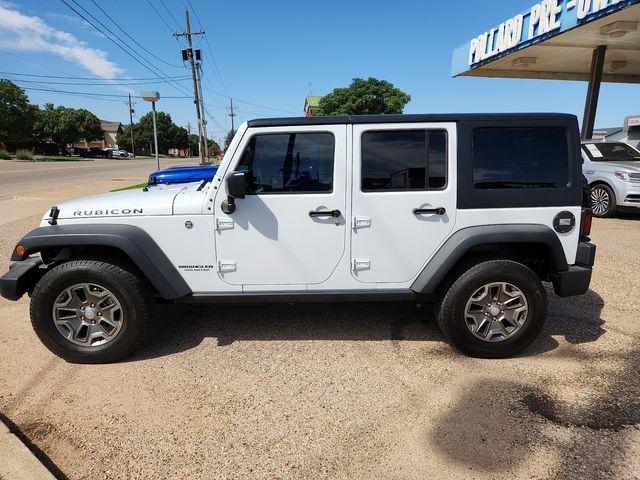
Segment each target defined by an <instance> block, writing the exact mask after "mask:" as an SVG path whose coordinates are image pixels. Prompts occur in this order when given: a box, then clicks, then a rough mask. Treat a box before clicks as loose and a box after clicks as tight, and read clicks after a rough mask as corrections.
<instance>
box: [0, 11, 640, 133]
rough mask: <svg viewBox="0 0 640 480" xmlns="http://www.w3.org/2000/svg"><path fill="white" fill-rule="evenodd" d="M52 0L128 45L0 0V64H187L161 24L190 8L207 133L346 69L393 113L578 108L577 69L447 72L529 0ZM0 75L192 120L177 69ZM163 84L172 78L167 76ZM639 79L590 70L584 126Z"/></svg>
mask: <svg viewBox="0 0 640 480" xmlns="http://www.w3.org/2000/svg"><path fill="white" fill-rule="evenodd" d="M64 1H65V2H66V3H68V4H69V5H70V6H72V7H73V8H75V9H76V10H77V11H78V12H80V13H82V14H83V15H84V16H85V17H87V18H89V19H91V17H89V16H88V15H87V13H86V12H89V13H90V14H92V15H94V16H95V17H96V18H97V19H98V20H99V21H100V22H102V23H103V24H104V25H105V26H106V27H108V30H107V33H108V34H109V35H110V36H113V34H116V35H118V36H119V37H121V38H122V39H124V40H125V41H126V43H127V45H126V47H124V50H126V51H128V52H129V54H130V55H129V54H127V53H125V51H123V49H120V48H118V47H117V46H116V45H114V44H113V43H112V42H110V41H109V40H108V39H107V38H105V36H104V35H103V34H101V33H99V32H98V31H96V30H95V29H94V28H93V27H92V26H90V25H89V24H87V23H86V22H84V21H83V20H82V19H81V18H80V17H79V16H78V15H77V14H76V13H75V12H74V11H73V10H71V9H70V8H69V7H68V6H66V5H65V3H64V2H63V1H62V0H23V1H15V0H13V1H11V2H7V1H3V0H0V15H1V17H2V22H1V23H0V67H1V68H0V71H3V72H13V73H23V74H31V75H59V76H77V77H100V78H105V79H112V78H116V79H122V78H131V79H140V78H145V79H148V78H155V77H156V74H154V73H153V71H155V72H160V75H162V76H169V77H188V76H189V75H190V70H188V69H186V68H185V67H184V66H183V64H182V61H181V58H180V46H179V45H178V43H179V42H177V41H176V39H175V38H174V37H172V36H171V31H172V30H177V29H178V28H179V26H180V27H183V26H184V10H185V6H186V7H188V8H189V9H190V10H192V13H191V25H192V29H193V30H197V29H199V28H200V27H201V26H202V28H203V29H204V30H205V31H206V32H207V33H206V37H207V39H208V44H207V42H206V41H205V40H203V39H202V38H201V37H197V39H196V40H195V46H196V47H199V48H201V49H202V52H203V55H204V62H203V75H204V82H203V88H204V97H205V102H206V103H207V105H208V106H207V109H208V112H209V114H210V116H211V117H213V118H209V130H210V131H211V135H210V136H211V137H213V138H214V139H219V138H220V137H222V136H223V135H224V131H226V130H228V129H229V128H230V127H231V122H230V119H229V117H228V116H227V113H228V109H227V107H228V105H229V98H230V97H233V98H234V106H235V107H237V113H238V116H237V117H236V122H241V121H244V120H247V119H249V118H256V117H270V116H283V115H285V116H290V115H299V114H302V108H303V104H304V98H305V96H306V95H307V94H308V93H309V92H312V93H313V94H314V95H323V94H326V93H329V92H330V91H331V90H332V89H333V88H335V87H342V86H346V85H348V84H349V83H350V82H351V79H352V78H354V77H362V78H367V77H370V76H371V77H376V78H380V79H385V80H388V81H390V82H392V83H393V84H394V85H396V86H397V87H399V88H400V89H402V90H403V91H405V92H407V93H409V94H410V95H411V97H412V100H411V102H410V103H409V104H408V105H407V107H406V109H405V112H406V113H434V112H435V113H437V112H501V111H504V112H508V111H557V112H568V113H574V114H576V115H578V116H579V117H582V112H583V109H584V99H585V95H586V88H587V85H586V83H584V82H561V81H548V80H507V79H495V78H494V79H481V78H451V73H450V72H451V55H452V52H453V50H454V48H455V47H457V46H459V45H461V44H463V43H464V42H466V41H468V40H469V39H470V38H472V37H473V36H476V35H478V34H480V33H482V32H484V31H485V30H487V29H488V28H490V27H492V26H495V25H497V24H498V23H500V22H501V21H503V20H505V19H507V18H509V17H511V16H513V15H514V14H516V13H519V12H521V11H523V10H525V9H527V8H529V7H531V5H532V4H533V3H535V2H534V1H533V0H509V1H508V2H507V1H491V2H486V1H485V2H480V1H477V0H457V1H434V0H429V1H425V0H421V1H413V0H398V1H396V2H380V1H364V0H350V1H348V2H347V1H344V0H342V1H337V0H324V1H323V2H312V1H309V0H297V1H296V0H278V1H276V0H262V1H248V0H235V1H229V2H213V1H208V0H129V1H126V2H125V1H122V0H110V1H109V2H106V1H104V0H64ZM189 2H190V4H189ZM98 6H100V7H101V8H102V9H103V10H104V12H106V14H108V15H109V16H110V17H111V18H112V19H113V20H115V21H116V22H117V24H118V26H116V25H114V24H113V23H112V22H111V20H110V19H108V18H107V17H106V16H105V14H104V13H103V12H101V11H100V10H99V8H98ZM81 7H83V8H84V9H85V10H86V12H85V11H83V10H82V8H81ZM153 7H154V8H155V10H156V11H157V12H156V11H154V8H153ZM161 17H162V18H161ZM91 20H92V21H94V23H96V22H95V20H93V19H91ZM165 22H166V23H165ZM96 25H97V26H98V27H100V28H101V29H104V27H102V26H101V25H99V24H98V23H96ZM118 27H119V28H118ZM120 29H122V30H120ZM124 32H126V33H127V34H129V35H130V36H131V37H133V39H135V40H136V41H137V42H138V43H139V44H141V45H142V46H143V47H144V48H146V50H148V51H149V52H151V54H153V55H155V58H154V57H152V56H151V55H149V53H147V52H145V51H143V50H142V49H141V48H140V47H139V46H137V45H136V44H135V43H134V42H133V41H132V40H131V39H130V38H128V37H126V34H125V33H124ZM181 42H182V43H183V44H184V41H181ZM211 52H212V53H213V56H214V58H212V55H211ZM132 57H135V58H138V59H139V60H141V61H142V62H143V63H146V64H147V66H148V67H149V68H150V69H151V71H150V70H149V69H147V68H145V67H143V66H142V65H141V64H140V63H138V62H136V61H135V60H134V58H132ZM164 62H166V63H164ZM149 64H150V65H149ZM216 65H217V68H216ZM0 76H2V77H5V78H11V79H16V78H21V79H22V80H29V81H31V82H35V83H26V82H25V83H20V85H21V86H23V87H29V88H43V89H54V90H66V91H72V92H75V93H79V92H90V93H99V94H104V95H112V96H105V97H78V96H74V95H66V94H61V93H54V92H43V91H37V90H28V91H27V93H28V94H29V97H30V99H31V101H32V102H34V103H38V104H43V103H45V102H52V103H54V104H56V105H58V104H63V105H66V106H70V107H83V108H87V109H89V110H91V111H93V112H94V113H95V114H96V115H98V116H99V117H100V118H103V119H108V120H120V121H122V122H126V123H128V121H129V119H128V111H127V107H126V106H125V104H124V101H125V98H124V97H120V95H126V94H127V93H128V92H131V93H132V94H138V93H139V92H140V90H143V89H157V90H158V91H160V93H161V96H162V97H163V98H162V99H161V101H160V103H159V104H158V108H159V109H160V110H162V111H166V112H167V113H169V114H171V116H172V118H173V119H174V121H175V122H176V123H178V124H180V125H182V126H186V124H187V122H190V123H191V125H195V108H194V106H193V102H192V100H190V99H189V98H174V99H172V98H167V97H171V96H179V97H184V96H186V94H188V93H189V92H192V91H193V90H192V88H193V87H192V84H191V81H190V80H189V79H188V78H184V79H180V80H175V81H174V83H173V84H169V83H155V84H152V83H145V82H146V81H145V80H141V81H140V82H139V83H140V84H136V85H122V84H121V83H123V82H121V81H119V80H118V81H104V82H102V83H103V85H90V86H89V85H76V84H79V83H83V82H85V81H84V80H82V79H78V80H69V79H43V78H40V77H26V76H22V77H18V76H12V75H8V74H0ZM52 82H59V83H56V84H54V83H52ZM70 82H73V83H76V84H73V85H70V84H69V83H70ZM87 83H95V82H91V81H89V82H87ZM129 83H133V82H129ZM136 83H138V82H136ZM176 84H177V87H176V88H177V89H176V88H174V87H173V86H172V85H176ZM639 88H640V87H639V86H637V85H620V84H604V85H603V88H602V91H601V97H600V106H599V110H598V117H597V120H596V126H600V127H608V126H617V125H621V124H622V121H623V118H624V116H625V115H629V114H637V113H639V112H638V111H630V110H629V108H636V105H634V104H633V102H630V99H632V98H635V99H637V98H639V96H638V93H639ZM136 102H137V104H136V106H135V110H136V117H137V118H139V117H140V116H142V115H144V114H145V113H146V112H148V111H149V110H150V104H147V103H146V102H144V101H142V100H140V99H137V100H136ZM636 103H637V102H636ZM630 104H631V106H630ZM637 109H640V106H637V108H636V110H637ZM134 120H135V119H134Z"/></svg>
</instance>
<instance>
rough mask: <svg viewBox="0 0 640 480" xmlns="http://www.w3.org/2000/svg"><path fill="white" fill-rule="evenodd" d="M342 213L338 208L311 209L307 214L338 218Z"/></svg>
mask: <svg viewBox="0 0 640 480" xmlns="http://www.w3.org/2000/svg"><path fill="white" fill-rule="evenodd" d="M340 215H342V213H341V212H340V210H320V211H313V210H312V211H311V212H309V216H310V217H311V218H313V217H333V218H338V217H339V216H340Z"/></svg>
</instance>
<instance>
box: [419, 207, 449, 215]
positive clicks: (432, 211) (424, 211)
mask: <svg viewBox="0 0 640 480" xmlns="http://www.w3.org/2000/svg"><path fill="white" fill-rule="evenodd" d="M445 213H447V209H446V208H444V207H438V208H414V209H413V214H414V215H444V214H445Z"/></svg>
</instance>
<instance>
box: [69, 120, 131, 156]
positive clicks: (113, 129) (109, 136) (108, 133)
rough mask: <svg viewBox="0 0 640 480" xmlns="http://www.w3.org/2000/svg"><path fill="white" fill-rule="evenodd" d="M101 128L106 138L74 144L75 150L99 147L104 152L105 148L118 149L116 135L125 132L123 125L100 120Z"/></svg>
mask: <svg viewBox="0 0 640 480" xmlns="http://www.w3.org/2000/svg"><path fill="white" fill-rule="evenodd" d="M100 126H101V127H102V131H103V132H104V137H103V138H102V139H100V140H93V141H91V142H87V141H86V140H84V139H83V140H80V141H79V142H77V143H74V144H73V146H74V148H91V147H98V148H100V149H102V150H104V149H105V148H118V143H117V142H116V135H118V133H122V132H123V131H124V130H123V128H122V123H120V122H110V121H109V120H100Z"/></svg>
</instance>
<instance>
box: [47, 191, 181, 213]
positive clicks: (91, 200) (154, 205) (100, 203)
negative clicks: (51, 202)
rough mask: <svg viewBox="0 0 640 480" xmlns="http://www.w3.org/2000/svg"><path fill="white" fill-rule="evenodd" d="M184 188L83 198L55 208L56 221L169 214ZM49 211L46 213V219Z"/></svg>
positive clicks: (112, 193) (125, 192)
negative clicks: (57, 212) (174, 200)
mask: <svg viewBox="0 0 640 480" xmlns="http://www.w3.org/2000/svg"><path fill="white" fill-rule="evenodd" d="M182 188H184V187H183V186H176V187H175V188H164V189H155V188H150V189H148V190H147V191H144V190H143V189H136V190H124V191H121V192H111V193H105V194H103V195H94V196H91V197H83V198H78V199H75V200H71V201H69V202H64V203H61V204H59V205H58V209H59V210H60V214H59V215H58V218H59V219H64V218H75V219H78V218H104V217H131V216H147V215H171V214H172V213H173V199H174V198H175V196H176V195H177V194H178V193H180V190H181V189H182ZM47 218H49V212H47V213H45V219H47Z"/></svg>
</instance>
